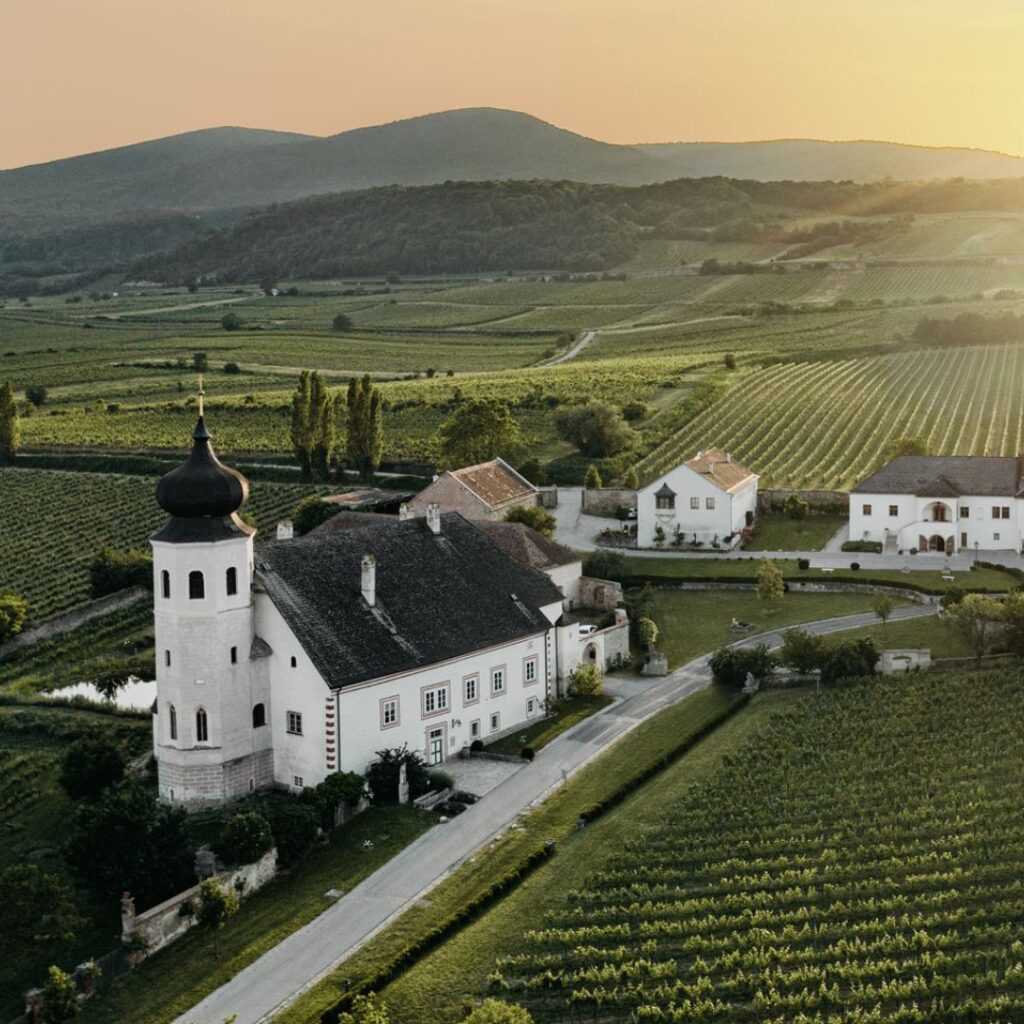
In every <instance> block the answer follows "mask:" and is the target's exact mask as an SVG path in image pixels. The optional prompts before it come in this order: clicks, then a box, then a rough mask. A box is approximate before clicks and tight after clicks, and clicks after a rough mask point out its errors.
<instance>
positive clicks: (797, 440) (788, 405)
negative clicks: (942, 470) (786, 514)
mask: <svg viewBox="0 0 1024 1024" xmlns="http://www.w3.org/2000/svg"><path fill="white" fill-rule="evenodd" d="M1022 382H1024V348H1020V347H1017V346H1009V345H1002V346H990V347H977V348H962V349H943V350H941V351H935V352H931V353H922V352H920V351H917V352H905V353H903V354H900V355H891V356H875V357H871V358H864V359H846V360H836V361H832V362H827V361H822V362H806V363H782V364H779V365H776V366H770V367H766V368H763V369H757V370H748V371H745V372H743V373H742V377H741V379H740V381H739V383H737V384H736V385H735V386H734V387H732V388H731V389H730V390H729V391H728V392H727V393H726V395H725V396H724V397H723V398H721V399H719V400H718V401H717V402H715V403H714V404H713V405H711V406H710V407H709V408H707V409H706V410H704V411H703V412H702V413H700V414H699V415H698V416H697V417H696V418H695V419H694V420H693V421H691V422H690V423H688V424H687V425H686V426H685V427H684V428H683V429H682V430H681V431H679V432H678V433H677V434H676V435H675V436H674V437H672V438H671V439H669V440H668V441H666V442H665V443H664V444H663V445H661V446H660V447H659V448H657V449H656V450H655V451H654V452H652V453H651V454H650V455H649V456H648V457H647V458H645V459H644V460H643V461H642V462H641V464H640V469H641V471H642V472H643V473H645V474H646V475H649V476H651V475H656V474H657V473H659V472H661V471H662V470H663V469H664V468H666V467H668V466H671V465H675V464H676V463H677V462H678V461H679V460H680V457H683V458H685V457H687V456H688V454H689V453H691V452H693V451H695V450H697V449H698V448H706V447H709V446H710V445H712V444H714V445H719V446H721V447H723V448H725V449H727V450H728V451H730V452H732V453H733V454H734V455H736V456H737V457H738V458H740V459H742V460H743V461H744V462H746V463H747V464H748V465H750V466H751V467H753V468H754V469H755V470H756V471H757V472H758V473H760V474H761V478H762V484H765V485H768V486H794V487H801V486H824V487H837V488H842V487H846V486H848V485H850V484H852V483H854V482H855V481H857V480H858V479H860V478H862V477H863V476H865V475H866V474H867V473H868V472H870V471H871V470H872V469H874V468H875V467H876V466H877V464H878V460H879V458H880V456H881V453H882V451H883V449H884V447H885V444H886V442H887V441H889V440H891V439H895V438H899V437H904V436H920V437H923V438H925V439H926V441H927V443H928V447H929V450H930V451H933V452H941V453H942V454H946V455H958V454H959V455H966V454H973V455H1016V454H1017V453H1018V452H1020V451H1021V450H1022V446H1024V384H1022Z"/></svg>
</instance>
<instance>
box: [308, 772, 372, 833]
mask: <svg viewBox="0 0 1024 1024" xmlns="http://www.w3.org/2000/svg"><path fill="white" fill-rule="evenodd" d="M365 794H366V779H365V778H363V776H362V775H360V774H359V773H358V772H332V773H331V774H330V775H328V776H327V778H326V779H324V781H323V782H321V783H320V784H319V785H317V786H310V787H309V788H308V789H304V790H303V791H302V793H301V794H300V796H299V799H300V800H301V801H302V802H303V803H306V804H309V806H311V807H312V808H313V810H314V812H315V813H316V815H317V818H318V820H319V822H320V827H321V828H322V829H325V830H329V829H332V828H334V822H335V816H336V814H337V810H338V805H339V804H345V805H346V806H348V807H354V806H355V805H356V804H357V803H359V801H360V800H361V799H362V798H363V796H364V795H365Z"/></svg>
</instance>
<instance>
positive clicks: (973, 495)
mask: <svg viewBox="0 0 1024 1024" xmlns="http://www.w3.org/2000/svg"><path fill="white" fill-rule="evenodd" d="M850 539H851V540H869V541H877V542H879V543H881V544H882V545H883V548H884V549H885V550H888V551H910V550H911V549H914V550H916V551H920V552H927V551H932V552H940V553H943V554H947V555H952V554H956V553H957V552H958V551H1020V550H1021V546H1022V541H1024V456H1017V457H1000V456H978V455H901V456H900V457H899V458H896V459H893V460H892V462H890V463H889V464H888V465H886V466H883V467H882V468H881V469H880V470H878V472H877V473H872V474H871V476H869V477H867V478H866V479H865V480H862V481H861V482H860V483H859V484H857V486H856V487H854V488H853V490H851V491H850Z"/></svg>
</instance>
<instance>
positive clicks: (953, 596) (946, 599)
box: [939, 587, 967, 608]
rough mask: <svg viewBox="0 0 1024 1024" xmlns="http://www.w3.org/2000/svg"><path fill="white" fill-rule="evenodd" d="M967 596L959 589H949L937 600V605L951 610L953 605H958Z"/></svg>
mask: <svg viewBox="0 0 1024 1024" xmlns="http://www.w3.org/2000/svg"><path fill="white" fill-rule="evenodd" d="M966 596H967V591H966V590H964V589H962V588H961V587H950V588H949V590H947V591H946V592H945V593H944V594H943V595H942V597H941V598H939V604H940V605H942V607H943V608H952V607H953V606H954V605H957V604H959V603H960V602H961V601H962V600H963V599H964V598H965V597H966Z"/></svg>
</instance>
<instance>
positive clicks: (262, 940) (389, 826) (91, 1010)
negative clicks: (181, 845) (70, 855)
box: [79, 807, 436, 1024]
mask: <svg viewBox="0 0 1024 1024" xmlns="http://www.w3.org/2000/svg"><path fill="white" fill-rule="evenodd" d="M434 821H436V818H435V817H434V816H433V815H430V814H426V813H424V812H422V811H415V810H411V809H409V808H404V807H373V808H370V810H368V811H366V812H364V813H363V814H361V815H359V817H358V818H356V819H354V820H353V821H352V822H350V823H349V824H348V825H346V826H344V827H342V828H340V829H337V830H336V831H335V832H334V833H333V834H332V835H331V838H330V840H329V842H328V843H326V844H325V845H323V846H318V847H315V848H314V849H313V850H312V851H311V852H310V853H309V854H308V855H307V857H306V859H305V860H304V861H303V862H302V863H301V864H299V865H297V866H296V867H294V868H292V869H291V870H290V871H288V872H286V873H283V874H281V875H279V876H278V877H277V878H275V879H274V881H272V882H271V883H270V884H269V885H267V886H266V888H264V889H261V890H260V891H259V892H258V893H256V894H255V895H254V896H252V897H251V898H250V899H247V900H245V901H244V902H243V903H242V907H241V909H240V910H239V912H238V913H237V914H236V915H235V916H234V917H233V918H231V919H230V920H229V921H228V922H227V924H226V925H225V927H224V928H223V929H222V930H221V933H220V955H219V956H215V955H214V950H213V939H212V936H211V934H210V932H209V931H207V930H205V929H202V928H196V929H194V930H193V931H191V932H189V933H188V934H187V935H185V936H183V937H182V938H181V939H179V940H178V941H177V942H175V943H174V944H173V945H172V946H169V947H167V949H166V950H164V951H162V952H160V953H158V954H156V956H154V957H153V958H152V959H151V960H147V961H146V962H145V963H144V964H142V966H141V967H139V968H138V969H137V970H135V971H133V972H132V973H131V974H129V975H127V976H126V977H125V978H124V979H123V986H122V987H118V988H115V989H112V990H111V991H109V992H108V993H107V994H106V995H104V996H103V997H102V998H99V999H94V1000H92V1001H90V1002H88V1003H86V1004H85V1006H84V1010H83V1013H82V1015H81V1017H80V1018H79V1020H81V1021H82V1022H83V1024H90V1022H93V1021H105V1022H110V1024H114V1022H116V1024H123V1022H125V1021H132V1024H157V1022H166V1021H170V1020H173V1019H174V1018H175V1017H177V1016H178V1015H179V1014H182V1013H184V1012H185V1011H186V1010H187V1009H188V1008H189V1007H190V1006H193V1005H194V1004H195V1003H196V1002H198V1001H199V1000H200V999H201V998H203V996H205V995H207V994H208V993H209V992H212V991H213V989H215V988H217V987H218V986H219V985H222V984H223V983H224V982H226V981H227V980H228V979H229V978H231V977H233V976H234V975H235V974H237V973H238V972H239V971H240V970H241V969H242V968H243V967H245V966H246V965H247V964H249V963H251V962H252V961H253V960H255V959H256V958H257V957H258V956H260V955H262V954H263V953H265V952H267V950H268V949H270V948H271V947H272V946H275V945H277V943H279V942H280V941H281V940H282V939H284V938H285V937H286V936H288V935H290V934H291V933H292V932H293V931H295V930H296V929H297V928H300V927H302V925H304V924H306V923H307V922H309V921H311V920H312V919H313V918H314V917H316V916H317V915H318V914H319V913H320V912H321V911H323V910H326V909H327V907H328V906H329V905H330V900H329V899H327V898H326V897H325V896H324V893H325V892H327V890H328V889H341V890H347V889H351V888H352V887H353V886H354V885H356V884H357V883H358V882H360V881H361V880H362V879H363V878H365V877H366V876H367V875H369V874H370V873H371V872H373V871H375V870H376V869H377V868H379V867H380V866H381V864H383V863H385V861H388V860H390V859H391V858H392V857H393V856H395V854H396V853H398V852H399V850H401V849H402V848H403V847H405V846H407V845H408V844H409V843H410V842H412V840H413V839H415V838H416V837H417V836H418V835H420V833H422V832H423V831H424V830H425V829H426V828H428V827H429V826H430V825H431V824H433V822H434ZM366 839H370V840H372V841H373V848H372V849H370V850H364V849H363V841H364V840H366Z"/></svg>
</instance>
